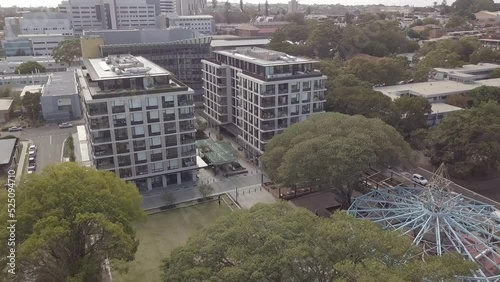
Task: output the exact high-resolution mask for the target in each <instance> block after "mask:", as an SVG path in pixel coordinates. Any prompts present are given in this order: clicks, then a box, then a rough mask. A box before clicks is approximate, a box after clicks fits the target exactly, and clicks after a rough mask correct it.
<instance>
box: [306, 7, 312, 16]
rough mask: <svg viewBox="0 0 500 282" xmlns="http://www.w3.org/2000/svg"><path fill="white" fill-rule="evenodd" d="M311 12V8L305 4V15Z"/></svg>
mask: <svg viewBox="0 0 500 282" xmlns="http://www.w3.org/2000/svg"><path fill="white" fill-rule="evenodd" d="M311 13H312V9H311V6H307V8H306V13H305V14H306V15H310V14H311Z"/></svg>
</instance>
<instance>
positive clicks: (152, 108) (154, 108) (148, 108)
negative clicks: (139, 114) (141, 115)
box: [146, 100, 158, 110]
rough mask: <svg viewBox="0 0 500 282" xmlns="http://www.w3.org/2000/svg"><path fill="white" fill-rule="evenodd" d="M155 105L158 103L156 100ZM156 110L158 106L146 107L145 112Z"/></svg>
mask: <svg viewBox="0 0 500 282" xmlns="http://www.w3.org/2000/svg"><path fill="white" fill-rule="evenodd" d="M156 103H158V100H156ZM156 109H158V105H149V106H146V110H156Z"/></svg>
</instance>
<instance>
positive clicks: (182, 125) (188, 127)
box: [179, 121, 195, 132]
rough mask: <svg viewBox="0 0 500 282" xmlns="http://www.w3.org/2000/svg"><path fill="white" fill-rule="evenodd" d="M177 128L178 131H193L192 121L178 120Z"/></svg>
mask: <svg viewBox="0 0 500 282" xmlns="http://www.w3.org/2000/svg"><path fill="white" fill-rule="evenodd" d="M179 129H180V132H186V131H194V130H195V128H194V123H193V122H183V121H181V122H179Z"/></svg>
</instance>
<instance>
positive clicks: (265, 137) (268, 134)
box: [261, 132, 274, 142]
mask: <svg viewBox="0 0 500 282" xmlns="http://www.w3.org/2000/svg"><path fill="white" fill-rule="evenodd" d="M261 136H262V138H261V140H262V141H264V142H267V141H269V140H271V138H273V137H274V132H265V133H262V135H261Z"/></svg>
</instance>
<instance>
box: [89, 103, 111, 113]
mask: <svg viewBox="0 0 500 282" xmlns="http://www.w3.org/2000/svg"><path fill="white" fill-rule="evenodd" d="M87 108H88V114H89V116H99V115H107V114H108V107H107V104H106V103H92V104H88V105H87Z"/></svg>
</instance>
